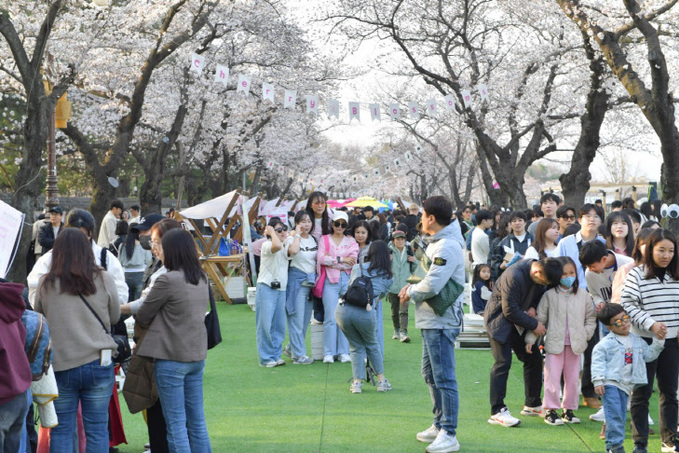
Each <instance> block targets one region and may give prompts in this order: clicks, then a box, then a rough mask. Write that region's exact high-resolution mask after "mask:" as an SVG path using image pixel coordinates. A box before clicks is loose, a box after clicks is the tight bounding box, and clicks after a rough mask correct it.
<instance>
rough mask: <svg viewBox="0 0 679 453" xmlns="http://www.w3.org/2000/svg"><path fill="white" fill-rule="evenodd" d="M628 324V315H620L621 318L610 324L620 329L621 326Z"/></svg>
mask: <svg viewBox="0 0 679 453" xmlns="http://www.w3.org/2000/svg"><path fill="white" fill-rule="evenodd" d="M628 322H629V315H622V318H620V319H616V320H615V321H613V322H612V323H611V325H612V326H615V327H622V325H623V324H627V323H628Z"/></svg>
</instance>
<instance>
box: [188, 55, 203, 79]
mask: <svg viewBox="0 0 679 453" xmlns="http://www.w3.org/2000/svg"><path fill="white" fill-rule="evenodd" d="M204 67H205V56H204V55H198V54H197V53H194V54H192V55H191V70H192V71H196V72H197V73H198V75H201V74H202V73H203V68H204Z"/></svg>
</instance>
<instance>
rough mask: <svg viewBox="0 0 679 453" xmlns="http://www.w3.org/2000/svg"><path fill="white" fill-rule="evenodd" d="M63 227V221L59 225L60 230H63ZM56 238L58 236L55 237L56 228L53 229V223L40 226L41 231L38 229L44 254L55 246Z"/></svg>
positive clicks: (39, 240)
mask: <svg viewBox="0 0 679 453" xmlns="http://www.w3.org/2000/svg"><path fill="white" fill-rule="evenodd" d="M63 228H64V222H61V224H60V225H59V232H61V230H62V229H63ZM55 239H56V238H55V237H54V229H52V224H51V223H50V222H48V223H46V224H44V225H43V226H42V227H40V231H38V244H40V245H41V246H42V253H43V254H45V253H47V252H48V251H50V250H52V247H54V240H55Z"/></svg>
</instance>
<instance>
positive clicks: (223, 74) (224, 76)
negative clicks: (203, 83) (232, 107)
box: [215, 64, 229, 87]
mask: <svg viewBox="0 0 679 453" xmlns="http://www.w3.org/2000/svg"><path fill="white" fill-rule="evenodd" d="M215 82H221V83H222V85H224V87H226V84H227V83H228V82H229V68H227V67H226V66H224V65H221V64H218V65H217V70H216V71H215Z"/></svg>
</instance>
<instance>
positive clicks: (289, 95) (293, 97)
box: [283, 90, 297, 110]
mask: <svg viewBox="0 0 679 453" xmlns="http://www.w3.org/2000/svg"><path fill="white" fill-rule="evenodd" d="M296 102H297V91H296V90H285V99H283V108H284V109H293V110H294V109H295V103H296Z"/></svg>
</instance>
